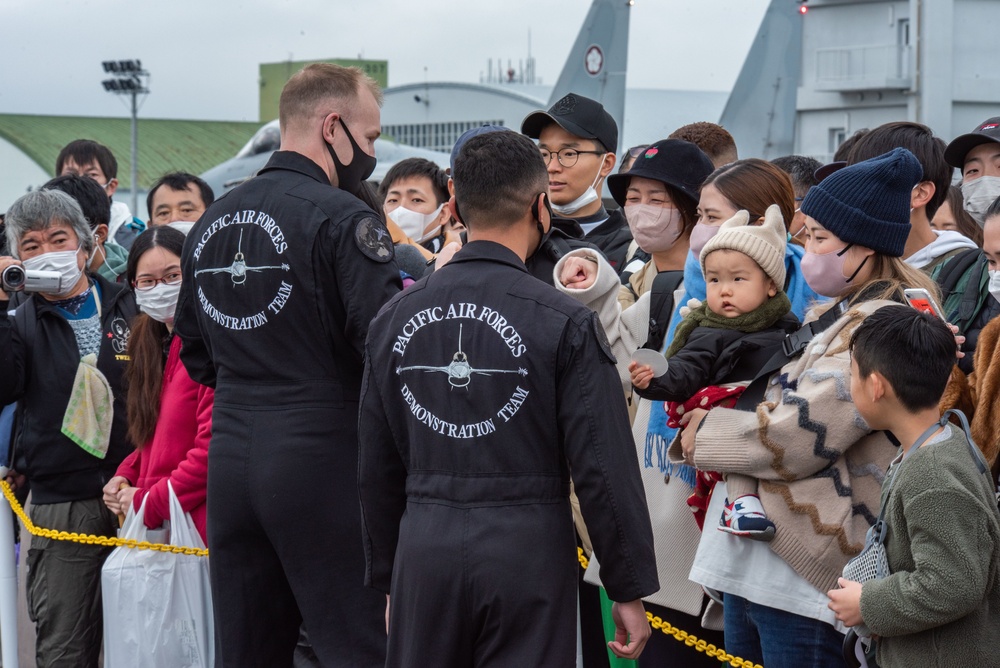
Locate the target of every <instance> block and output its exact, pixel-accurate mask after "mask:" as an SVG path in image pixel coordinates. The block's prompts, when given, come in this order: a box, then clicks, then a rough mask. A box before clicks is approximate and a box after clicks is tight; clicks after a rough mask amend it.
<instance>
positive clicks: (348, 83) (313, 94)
mask: <svg viewBox="0 0 1000 668" xmlns="http://www.w3.org/2000/svg"><path fill="white" fill-rule="evenodd" d="M362 88H367V89H368V90H369V91H370V92H371V94H372V96H373V97H374V98H375V101H376V102H377V103H378V105H379V106H380V107H381V106H382V91H381V89H380V88H379V87H378V84H377V83H375V80H374V79H372V78H371V77H370V76H368V75H367V74H365V73H364V72H363V71H362V70H361V69H359V68H357V67H343V66H341V65H333V64H331V63H313V64H311V65H306V66H305V67H303V68H302V69H301V70H299V71H298V72H296V73H295V74H294V75H292V78H291V79H289V80H288V83H286V84H285V87H284V88H283V89H282V90H281V98H280V99H279V100H278V123H279V125H280V126H281V130H282V132H284V130H285V128H286V127H288V126H289V124H292V125H295V124H297V123H299V122H301V121H305V120H308V119H310V118H313V117H315V116H316V115H317V112H318V111H319V110H318V107H319V106H320V105H321V104H323V103H324V102H333V101H337V102H345V103H348V104H350V103H351V102H354V101H355V100H357V98H358V93H359V92H360V91H361V90H362ZM330 111H333V109H331V110H330ZM327 113H329V112H327Z"/></svg>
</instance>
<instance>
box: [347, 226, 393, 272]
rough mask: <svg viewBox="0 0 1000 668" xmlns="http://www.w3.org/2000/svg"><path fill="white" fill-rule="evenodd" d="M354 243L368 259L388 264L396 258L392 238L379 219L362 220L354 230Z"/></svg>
mask: <svg viewBox="0 0 1000 668" xmlns="http://www.w3.org/2000/svg"><path fill="white" fill-rule="evenodd" d="M354 241H355V243H357V244H358V249H360V250H361V252H362V253H364V254H365V256H366V257H369V258H371V259H372V260H375V261H376V262H388V261H389V260H391V259H392V258H393V256H394V254H395V253H394V249H393V247H392V237H391V236H389V231H388V230H387V229H385V225H383V224H382V221H381V220H379V219H378V218H374V217H372V216H369V217H367V218H362V219H361V220H359V221H358V224H357V225H356V226H355V228H354Z"/></svg>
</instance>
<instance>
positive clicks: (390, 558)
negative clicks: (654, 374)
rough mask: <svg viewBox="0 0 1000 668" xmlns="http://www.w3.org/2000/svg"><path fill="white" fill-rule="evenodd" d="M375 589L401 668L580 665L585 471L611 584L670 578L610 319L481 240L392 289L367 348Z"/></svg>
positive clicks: (649, 584)
mask: <svg viewBox="0 0 1000 668" xmlns="http://www.w3.org/2000/svg"><path fill="white" fill-rule="evenodd" d="M366 353H367V354H366V366H365V381H364V386H363V387H362V397H361V418H360V433H359V436H360V441H361V454H360V468H359V486H360V489H361V506H362V519H363V524H364V532H365V533H364V536H365V553H366V558H367V571H366V578H365V579H366V582H367V583H368V584H369V585H371V586H372V587H374V588H375V589H377V590H379V591H381V592H386V593H391V594H392V605H391V607H390V614H391V620H390V625H389V629H390V635H389V647H388V656H387V660H386V666H390V667H394V666H435V668H449V667H458V666H462V667H467V666H575V665H576V658H575V657H576V583H577V573H578V571H579V569H580V566H579V564H578V563H577V556H576V549H575V548H576V539H575V532H574V529H573V520H572V514H571V511H570V505H569V498H568V497H569V481H570V471H571V470H572V478H573V481H574V483H575V486H576V491H577V494H578V496H579V498H580V502H581V505H582V508H583V514H584V517H586V519H587V522H588V525H589V526H590V528H591V535H592V536H593V539H594V547H595V551H596V552H597V554H598V555H600V560H601V578H602V580H603V582H604V584H605V587H606V588H607V591H608V595H609V596H610V597H611V598H612V599H613V600H617V601H630V600H634V599H637V598H640V597H642V596H646V595H648V594H650V593H652V592H655V591H656V590H657V589H658V584H657V579H656V566H655V559H654V555H653V543H652V532H651V529H650V524H649V514H648V511H647V509H646V503H645V497H644V494H643V490H642V483H641V481H640V476H639V467H638V462H637V461H636V458H635V448H634V445H633V443H632V436H631V430H630V428H629V422H628V415H627V412H626V409H625V404H624V402H623V401H621V389H620V381H619V380H618V376H617V373H616V371H615V365H614V357H613V356H612V354H611V352H610V349H609V347H608V345H607V339H606V338H605V337H604V335H603V331H602V330H601V327H600V323H599V322H598V320H597V316H596V315H595V314H594V313H593V312H592V311H590V310H589V309H587V308H586V307H584V306H582V305H581V304H579V303H577V302H575V301H573V300H572V299H569V298H567V297H566V296H564V295H562V294H560V293H559V292H557V291H556V290H555V289H553V288H552V287H551V286H548V285H545V284H544V283H542V282H541V281H538V280H536V279H535V278H533V277H532V276H531V275H529V274H528V272H527V270H526V269H525V267H524V264H523V263H522V262H521V261H520V259H519V258H518V257H517V256H516V255H515V254H514V253H513V252H511V251H510V250H509V249H507V248H505V247H503V246H501V245H499V244H495V243H492V242H489V241H473V242H471V243H469V244H468V245H466V246H465V247H464V248H462V250H461V251H460V252H459V253H458V254H456V256H455V257H454V259H453V260H452V261H451V262H450V263H449V264H447V265H446V266H445V267H443V268H441V269H440V270H438V271H437V272H435V273H434V274H432V275H431V276H429V277H426V278H424V279H422V280H421V281H419V282H417V283H416V284H415V285H413V286H411V287H410V288H409V289H408V290H406V291H405V292H403V293H402V294H401V295H399V296H397V297H396V298H395V299H393V300H392V301H391V302H389V304H387V305H386V306H385V308H383V309H382V311H381V312H380V314H379V315H378V317H376V319H375V320H374V322H373V323H372V327H371V329H370V334H369V337H368V341H367V344H366Z"/></svg>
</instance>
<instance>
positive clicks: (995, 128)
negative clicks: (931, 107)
mask: <svg viewBox="0 0 1000 668" xmlns="http://www.w3.org/2000/svg"><path fill="white" fill-rule="evenodd" d="M990 143H993V144H1000V116H994V117H993V118H990V119H987V120H985V121H983V122H982V123H980V124H979V125H978V126H977V127H976V129H975V130H973V131H972V132H970V133H969V134H967V135H961V136H959V137H955V138H954V139H952V140H951V143H950V144H948V148H946V149H945V150H944V159H945V162H947V163H948V164H949V165H951V166H952V167H958V168H959V169H962V168H963V167H965V156H966V155H968V154H969V151H971V150H972V149H974V148H976V147H977V146H979V145H980V144H990Z"/></svg>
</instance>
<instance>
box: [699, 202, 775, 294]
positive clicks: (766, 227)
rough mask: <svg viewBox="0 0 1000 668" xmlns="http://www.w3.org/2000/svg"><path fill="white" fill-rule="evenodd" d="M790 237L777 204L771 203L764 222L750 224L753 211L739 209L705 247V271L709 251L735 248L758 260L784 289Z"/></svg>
mask: <svg viewBox="0 0 1000 668" xmlns="http://www.w3.org/2000/svg"><path fill="white" fill-rule="evenodd" d="M787 239H788V232H787V231H786V230H785V221H784V219H783V218H782V217H781V208H780V207H779V206H778V205H777V204H772V205H771V206H769V207H767V211H766V212H765V213H764V222H763V223H762V224H761V225H750V214H749V213H748V212H747V211H746V210H742V211H737V212H736V215H735V216H733V217H732V218H730V219H729V220H727V221H726V222H724V223H723V224H722V227H721V228H720V229H719V232H718V234H716V235H715V236H714V237H712V239H711V240H710V241H709V242H708V243H707V244H705V247H704V248H703V249H702V251H701V256H700V257H699V258H698V259H699V260H700V261H701V273H702V274H704V273H705V258H706V257H708V254H709V253H711V252H712V251H717V250H723V249H726V250H734V251H738V252H740V253H743V254H744V255H746V256H748V257H749V258H750V259H752V260H753V261H754V262H756V263H757V264H758V265H759V266H760V268H761V269H763V270H764V273H765V274H767V276H768V278H770V279H771V280H772V281H774V285H775V286H776V287H777V288H778V291H779V292H781V291H783V290H784V289H785V246H786V244H787Z"/></svg>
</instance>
